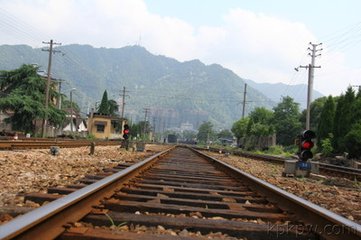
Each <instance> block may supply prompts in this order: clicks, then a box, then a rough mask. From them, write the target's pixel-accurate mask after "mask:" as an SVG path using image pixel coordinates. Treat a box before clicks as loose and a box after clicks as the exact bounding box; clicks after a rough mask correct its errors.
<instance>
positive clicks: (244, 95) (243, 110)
mask: <svg viewBox="0 0 361 240" xmlns="http://www.w3.org/2000/svg"><path fill="white" fill-rule="evenodd" d="M246 96H247V83H245V84H244V92H243V108H242V119H243V118H244V113H245V110H246Z"/></svg>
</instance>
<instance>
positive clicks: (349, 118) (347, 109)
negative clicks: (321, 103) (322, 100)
mask: <svg viewBox="0 0 361 240" xmlns="http://www.w3.org/2000/svg"><path fill="white" fill-rule="evenodd" d="M355 99H356V98H355V92H354V91H353V89H352V87H349V88H348V89H347V91H346V93H345V95H341V96H340V98H339V100H338V102H337V107H336V112H335V118H334V122H333V136H334V148H335V150H336V151H337V152H344V151H346V146H345V136H346V134H347V133H348V132H349V131H350V129H351V126H352V124H353V123H355V122H356V120H355V119H353V112H352V111H353V110H354V109H353V104H354V102H355Z"/></svg>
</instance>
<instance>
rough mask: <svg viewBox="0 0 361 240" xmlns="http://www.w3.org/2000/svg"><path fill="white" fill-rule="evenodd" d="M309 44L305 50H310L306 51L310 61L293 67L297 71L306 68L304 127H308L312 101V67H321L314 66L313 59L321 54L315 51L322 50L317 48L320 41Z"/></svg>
mask: <svg viewBox="0 0 361 240" xmlns="http://www.w3.org/2000/svg"><path fill="white" fill-rule="evenodd" d="M310 45H311V46H312V48H308V49H307V50H310V51H311V53H308V55H309V56H311V63H310V64H309V65H307V66H299V67H297V68H295V70H296V71H298V69H299V68H306V69H308V90H307V112H306V129H310V117H311V101H312V91H313V78H314V69H315V68H320V67H321V66H315V59H316V57H319V56H321V54H317V52H319V51H322V48H321V49H317V47H318V46H320V45H322V43H319V44H313V43H312V42H310Z"/></svg>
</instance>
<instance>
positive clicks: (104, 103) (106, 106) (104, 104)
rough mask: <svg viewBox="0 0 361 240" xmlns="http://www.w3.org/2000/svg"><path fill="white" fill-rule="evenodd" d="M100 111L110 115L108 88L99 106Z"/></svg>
mask: <svg viewBox="0 0 361 240" xmlns="http://www.w3.org/2000/svg"><path fill="white" fill-rule="evenodd" d="M98 113H100V114H104V115H109V113H110V112H109V101H108V93H107V90H105V91H104V93H103V97H102V101H101V103H100V105H99V108H98Z"/></svg>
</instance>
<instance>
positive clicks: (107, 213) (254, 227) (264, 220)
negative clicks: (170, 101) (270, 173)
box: [0, 147, 361, 239]
mask: <svg viewBox="0 0 361 240" xmlns="http://www.w3.org/2000/svg"><path fill="white" fill-rule="evenodd" d="M112 173H113V174H112ZM49 192H52V193H55V192H57V193H58V194H60V195H50V194H43V196H42V197H41V196H38V200H39V201H40V199H42V201H45V200H50V199H51V197H50V196H53V197H52V198H53V199H56V200H54V201H52V202H50V203H48V204H46V205H43V206H42V207H40V208H37V209H35V210H33V211H31V212H29V213H27V214H25V215H22V216H19V217H17V218H15V219H14V220H12V221H10V222H8V223H5V224H4V225H2V226H0V238H1V239H10V238H15V237H16V238H20V239H21V238H23V239H53V238H56V237H57V238H58V239H207V237H209V234H212V233H211V232H213V233H214V232H219V234H221V236H222V238H223V237H227V235H228V236H231V237H236V238H247V239H360V238H361V226H360V225H358V224H356V223H354V222H352V221H349V220H347V219H345V218H343V217H341V216H339V215H336V214H334V213H332V212H330V211H328V210H326V209H324V208H321V207H319V206H316V205H314V204H312V203H310V202H308V201H305V200H303V199H301V198H299V197H296V196H294V195H293V194H290V193H287V192H285V191H283V190H281V189H279V188H277V187H275V186H273V185H271V184H268V183H266V182H264V181H262V180H259V179H257V178H255V177H253V176H251V175H249V174H247V173H244V172H242V171H240V170H238V169H236V168H234V167H231V166H229V165H227V164H224V163H222V162H220V161H218V160H216V159H214V158H211V157H208V156H205V155H203V154H201V153H200V152H198V151H196V150H192V149H189V148H185V147H174V148H171V149H169V150H167V151H163V152H161V153H158V154H156V155H154V156H152V157H150V158H147V159H145V160H144V161H142V162H139V163H136V164H134V165H132V166H130V167H127V168H125V169H122V167H119V168H114V169H110V170H109V171H108V172H106V173H104V174H102V175H99V176H88V178H87V179H83V180H82V183H80V184H76V185H71V186H68V187H67V188H55V189H54V188H53V189H51V191H49ZM63 194H64V195H65V194H67V195H66V196H63ZM39 195H41V194H39ZM33 199H35V197H34V198H33ZM120 225H124V226H120ZM125 225H127V226H125ZM99 226H102V227H99ZM139 226H141V227H139ZM157 230H162V231H161V232H159V231H157Z"/></svg>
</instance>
